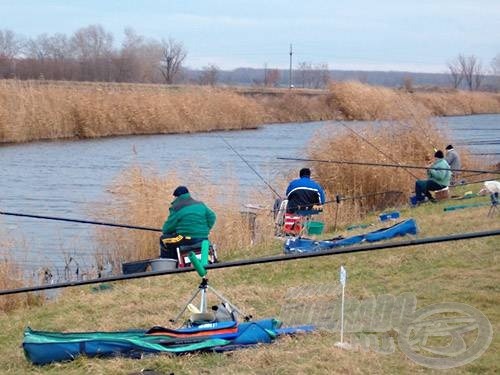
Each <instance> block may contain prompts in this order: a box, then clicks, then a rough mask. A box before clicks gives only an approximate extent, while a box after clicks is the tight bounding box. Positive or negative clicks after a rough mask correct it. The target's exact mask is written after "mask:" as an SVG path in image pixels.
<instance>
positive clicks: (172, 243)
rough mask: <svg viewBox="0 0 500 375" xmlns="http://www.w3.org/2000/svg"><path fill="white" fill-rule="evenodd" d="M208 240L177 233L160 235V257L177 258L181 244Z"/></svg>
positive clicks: (192, 243)
mask: <svg viewBox="0 0 500 375" xmlns="http://www.w3.org/2000/svg"><path fill="white" fill-rule="evenodd" d="M203 240H206V238H191V237H184V236H183V235H180V234H176V233H168V234H163V235H162V236H161V237H160V258H170V259H177V248H178V247H179V246H186V245H194V244H197V243H200V244H201V242H202V241H203Z"/></svg>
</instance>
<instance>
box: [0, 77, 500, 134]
mask: <svg viewBox="0 0 500 375" xmlns="http://www.w3.org/2000/svg"><path fill="white" fill-rule="evenodd" d="M478 113H500V95H499V94H488V93H469V92H458V91H457V92H447V93H441V92H435V93H414V94H413V93H407V92H404V91H401V90H393V89H388V88H382V87H375V86H369V85H364V84H361V83H357V82H348V83H338V84H333V85H331V86H330V88H329V90H328V91H326V92H325V91H316V92H314V91H311V90H307V91H305V90H294V91H290V90H288V89H274V90H271V91H269V90H261V91H260V93H259V92H256V91H255V90H253V91H249V90H246V91H245V90H241V89H231V88H226V89H222V88H206V87H199V86H182V87H177V86H174V87H170V86H160V85H140V84H137V85H133V84H99V83H95V84H93V83H68V82H66V83H64V82H53V83H50V82H49V83H47V82H36V81H32V82H26V81H8V80H4V81H0V143H5V142H28V141H33V140H40V139H60V138H73V137H77V138H94V137H105V136H113V135H129V134H162V133H188V132H200V131H212V130H229V129H246V128H252V127H256V126H258V125H261V124H264V123H282V122H299V121H300V122H303V121H319V120H332V119H355V120H377V119H400V118H406V117H408V114H412V115H415V114H418V115H419V116H431V115H439V116H444V115H466V114H478Z"/></svg>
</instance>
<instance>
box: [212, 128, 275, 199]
mask: <svg viewBox="0 0 500 375" xmlns="http://www.w3.org/2000/svg"><path fill="white" fill-rule="evenodd" d="M219 137H220V139H222V140H223V141H224V143H225V144H226V145H227V146H228V147H229V148H230V149H231V150H232V151H233V152H234V153H235V154H236V155H238V157H239V158H240V159H241V160H242V161H243V162H244V163H245V164H246V165H247V166H248V168H250V169H251V170H252V172H253V173H255V174H256V175H257V177H259V178H260V179H261V181H262V182H263V183H264V184H266V186H267V187H268V188H269V189H271V191H272V192H273V193H274V194H275V195H276V196H277V197H278V198H279V199H282V198H281V195H280V194H279V193H278V192H277V191H276V190H274V188H273V187H272V186H271V185H270V184H269V183H268V182H267V181H266V180H265V179H264V177H262V176H261V175H260V173H259V172H257V170H256V169H255V168H254V167H252V166H251V165H250V163H249V162H248V161H246V160H245V158H244V157H243V156H241V154H240V153H239V152H238V151H236V150H235V149H234V147H233V146H231V144H230V143H229V142H228V141H227V140H226V139H225V138H224V137H223V136H222V135H219Z"/></svg>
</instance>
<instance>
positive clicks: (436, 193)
mask: <svg viewBox="0 0 500 375" xmlns="http://www.w3.org/2000/svg"><path fill="white" fill-rule="evenodd" d="M431 194H432V195H433V197H434V199H435V200H437V201H442V200H444V199H448V198H449V197H450V189H449V187H448V186H446V187H445V188H443V189H440V190H433V191H431Z"/></svg>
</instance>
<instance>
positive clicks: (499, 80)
mask: <svg viewBox="0 0 500 375" xmlns="http://www.w3.org/2000/svg"><path fill="white" fill-rule="evenodd" d="M491 71H492V73H493V75H494V76H495V77H494V79H495V85H496V88H497V90H498V89H499V88H500V53H498V54H497V55H496V56H495V57H494V58H493V60H491Z"/></svg>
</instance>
